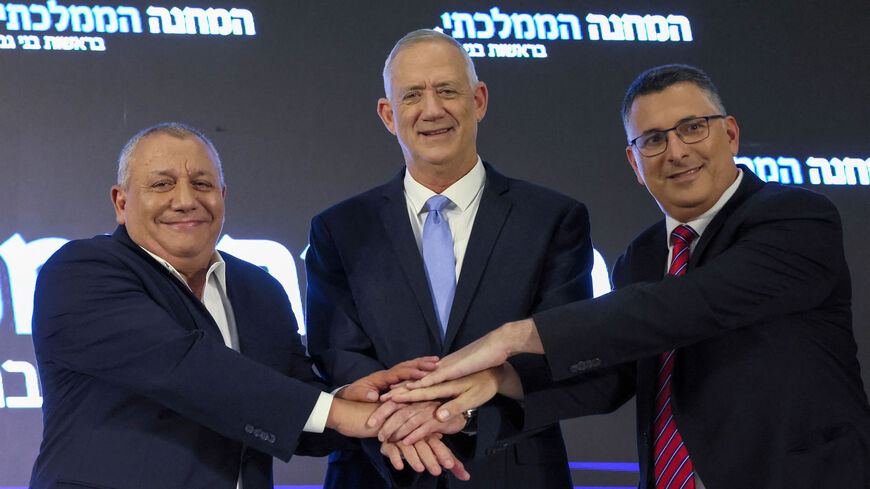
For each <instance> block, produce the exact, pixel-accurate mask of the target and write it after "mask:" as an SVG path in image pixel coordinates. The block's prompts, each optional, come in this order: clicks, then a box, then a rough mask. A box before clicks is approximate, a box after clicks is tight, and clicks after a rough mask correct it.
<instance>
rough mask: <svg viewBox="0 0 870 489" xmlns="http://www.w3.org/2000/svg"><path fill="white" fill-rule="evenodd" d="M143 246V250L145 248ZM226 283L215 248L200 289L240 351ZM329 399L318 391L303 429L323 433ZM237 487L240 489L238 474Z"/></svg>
mask: <svg viewBox="0 0 870 489" xmlns="http://www.w3.org/2000/svg"><path fill="white" fill-rule="evenodd" d="M142 249H143V250H145V248H142ZM145 251H146V252H147V253H148V254H149V255H151V256H152V257H153V258H154V259H155V260H157V262H158V263H160V264H162V265H163V266H164V267H166V269H167V270H169V273H171V274H172V275H173V276H174V277H175V278H177V279H178V280H180V281H181V283H182V284H184V286H185V287H187V288H188V289H190V286H189V285H188V284H187V281H186V280H185V279H184V276H183V275H181V273H179V272H178V270H176V269H175V267H173V266H172V264H170V263H169V262H168V261H166V260H164V259H163V258H161V257H159V256H157V255H155V254H154V253H151V252H150V251H148V250H145ZM226 284H227V271H226V262H224V259H223V257H221V254H220V253H218V252H217V251H215V252H214V255H212V257H211V264H210V265H209V267H208V272H206V276H205V287H204V288H203V291H202V303H203V305H204V306H205V308H206V310H207V311H208V313H209V314H211V317H212V319H214V322H215V323H217V326H218V329H219V330H220V332H221V336H222V337H223V340H224V345H226V346H227V347H228V348H232V349H233V350H235V351H239V334H238V331H237V329H236V320H235V315H234V314H233V305H232V304H231V303H230V299H229V297H228V296H227V286H226ZM294 333H295V332H294ZM332 399H333V395H332V394H329V393H326V392H321V393H320V396H319V397H318V398H317V402H316V403H315V404H314V409H312V410H311V414H310V415H309V416H308V421H306V422H305V427H304V428H303V429H302V430H303V431H307V432H310V433H323V430H324V428H326V418H327V416H328V415H329V409H330V407H332ZM236 488H237V489H242V478H241V474H239V480H238V482H237V484H236Z"/></svg>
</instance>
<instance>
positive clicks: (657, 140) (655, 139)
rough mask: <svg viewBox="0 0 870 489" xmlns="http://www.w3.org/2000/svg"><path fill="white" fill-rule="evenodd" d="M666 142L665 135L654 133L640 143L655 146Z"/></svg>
mask: <svg viewBox="0 0 870 489" xmlns="http://www.w3.org/2000/svg"><path fill="white" fill-rule="evenodd" d="M663 140H664V135H663V134H662V133H660V132H654V133H651V134H648V135H646V136H644V137H643V138H641V140H640V143H641V144H642V145H643V146H655V145H657V144H661V142H662V141H663Z"/></svg>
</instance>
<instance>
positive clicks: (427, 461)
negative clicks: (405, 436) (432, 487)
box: [414, 441, 441, 476]
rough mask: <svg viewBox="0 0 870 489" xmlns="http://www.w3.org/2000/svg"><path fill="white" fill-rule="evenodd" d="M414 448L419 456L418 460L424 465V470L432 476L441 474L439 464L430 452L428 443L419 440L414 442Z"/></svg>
mask: <svg viewBox="0 0 870 489" xmlns="http://www.w3.org/2000/svg"><path fill="white" fill-rule="evenodd" d="M414 448H416V449H417V455H419V456H420V461H421V462H423V465H425V466H426V470H428V471H429V473H430V474H432V475H434V476H439V475H441V464H439V463H438V459H437V458H436V457H435V454H434V453H432V449H431V448H429V444H428V443H426V442H425V441H420V442H417V443H415V444H414Z"/></svg>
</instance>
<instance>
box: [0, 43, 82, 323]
mask: <svg viewBox="0 0 870 489" xmlns="http://www.w3.org/2000/svg"><path fill="white" fill-rule="evenodd" d="M33 37H36V36H33ZM38 42H39V41H38V38H37V44H38ZM67 241H68V240H66V239H63V238H42V239H37V240H34V241H31V242H30V243H25V242H24V239H23V238H22V237H21V235H20V234H18V233H15V234H13V235H12V237H11V238H9V239H7V240H6V241H5V242H4V243H3V244H0V259H2V260H3V261H5V262H6V269H7V270H9V285H10V288H9V292H10V296H11V297H12V303H13V304H14V315H15V332H16V333H18V334H30V331H31V327H30V320H31V318H32V316H33V290H34V288H35V287H36V272H37V271H38V270H39V268H40V267H41V266H42V264H43V263H45V260H47V259H48V257H50V256H51V255H52V254H53V253H54V252H55V251H57V250H58V248H60V247H61V246H63V245H64V243H66V242H67Z"/></svg>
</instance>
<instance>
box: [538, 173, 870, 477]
mask: <svg viewBox="0 0 870 489" xmlns="http://www.w3.org/2000/svg"><path fill="white" fill-rule="evenodd" d="M665 234H666V230H665V224H664V221H660V222H658V223H656V224H655V225H653V226H652V227H650V228H649V229H647V230H646V231H644V232H643V233H641V234H640V235H639V236H638V237H637V238H636V239H635V240H634V241H633V242H632V243H631V244H630V245H629V247H628V249H627V251H626V252H625V254H624V255H623V256H622V257H621V258H620V259H619V261H618V262H617V264H616V266H615V268H614V272H613V281H614V285H615V286H616V288H618V289H619V290H616V291H614V292H612V293H611V294H609V295H607V296H604V297H602V298H600V299H598V300H595V301H588V302H586V303H577V304H572V305H569V306H566V307H563V308H559V309H555V310H552V311H548V312H545V313H542V314H539V315H537V316H536V317H535V321H536V322H537V324H538V330H539V332H540V334H541V338H542V340H543V343H544V348H545V351H546V352H547V353H546V355H547V359H548V360H549V362H550V365H551V367H553V371H554V376H555V377H556V378H565V377H568V376H571V375H575V374H577V373H580V372H586V371H594V370H595V369H596V368H599V367H607V366H610V365H616V364H620V363H623V362H635V361H636V362H637V363H636V365H637V370H636V373H637V421H638V428H637V429H638V452H639V460H640V468H641V474H640V475H641V487H643V488H652V487H653V486H654V480H655V479H654V477H653V475H652V474H653V467H652V461H651V457H652V453H653V449H652V446H653V443H654V439H653V438H654V436H655V434H654V432H653V427H652V426H653V417H654V414H653V405H654V399H655V385H656V369H657V354H659V353H661V352H663V351H668V350H670V349H672V348H676V352H677V353H676V364H675V367H674V376H673V378H672V385H671V389H672V391H671V392H672V395H671V402H672V406H673V413H674V418H675V420H676V424H677V428H678V429H679V430H680V433H681V435H682V437H683V440H684V442H685V444H686V446H687V448H688V451H689V455H690V457H691V458H692V462H693V463H694V466H695V469H696V470H697V472H698V474H700V476H701V478H702V480H703V481H704V484H705V485H706V486H707V488H708V489H729V488H730V489H741V488H745V489H760V488H770V489H774V488H783V489H786V488H788V489H794V488H807V489H809V488H833V487H836V488H855V489H857V488H866V487H870V408H868V404H867V398H866V395H865V393H864V390H863V384H862V382H861V378H860V372H859V366H858V362H857V359H856V345H855V341H854V338H853V334H852V324H851V310H850V309H851V285H850V279H849V271H848V268H847V266H846V262H845V259H844V254H843V242H842V232H841V225H840V219H839V215H838V213H837V210H836V209H835V207H834V206H833V204H831V202H830V201H828V200H827V199H826V198H824V197H823V196H821V195H819V194H816V193H813V192H810V191H807V190H804V189H801V188H797V187H786V186H782V185H779V184H775V183H767V184H765V183H763V182H761V181H760V180H759V179H758V178H757V177H756V176H755V175H754V174H753V173H751V172H749V171H746V170H744V171H743V182H741V185H740V186H739V188H738V190H737V192H736V193H735V194H734V195H733V196H732V198H731V199H730V200H729V201H728V202H727V203H726V204H725V206H724V207H723V208H722V210H721V211H720V212H719V213H718V214H717V215H716V216H715V217H714V219H713V220H712V221H711V223H710V225H709V226H708V227H707V229H706V230H705V231H704V233H703V234H702V235H701V237H700V240H699V242H698V244H697V246H696V248H695V250H694V251H693V252H692V255H691V257H690V262H689V268H688V271H687V273H686V274H685V275H683V276H680V277H674V276H664V275H665V267H666V260H667V253H668V251H667V239H666V236H665Z"/></svg>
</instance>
